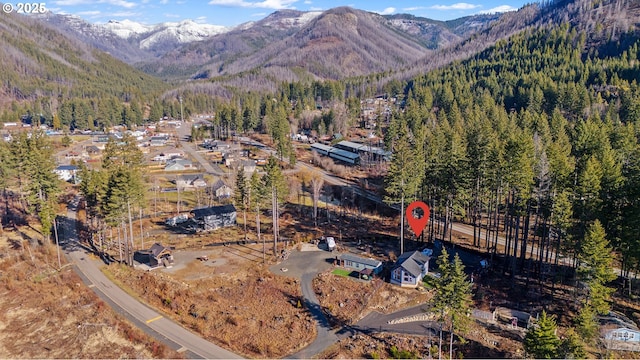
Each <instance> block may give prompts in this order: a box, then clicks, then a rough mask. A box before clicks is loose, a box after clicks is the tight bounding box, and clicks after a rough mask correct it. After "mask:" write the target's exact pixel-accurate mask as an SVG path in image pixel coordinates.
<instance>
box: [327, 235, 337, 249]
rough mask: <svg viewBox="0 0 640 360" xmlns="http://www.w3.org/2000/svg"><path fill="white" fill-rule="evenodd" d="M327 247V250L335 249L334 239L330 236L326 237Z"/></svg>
mask: <svg viewBox="0 0 640 360" xmlns="http://www.w3.org/2000/svg"><path fill="white" fill-rule="evenodd" d="M327 249H328V250H329V251H333V250H335V249H336V240H335V239H334V238H333V237H331V236H329V237H327Z"/></svg>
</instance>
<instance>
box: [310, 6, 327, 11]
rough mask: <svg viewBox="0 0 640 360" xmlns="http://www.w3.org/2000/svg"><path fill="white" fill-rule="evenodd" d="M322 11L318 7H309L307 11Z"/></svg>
mask: <svg viewBox="0 0 640 360" xmlns="http://www.w3.org/2000/svg"><path fill="white" fill-rule="evenodd" d="M322 10H324V9H323V8H321V7H319V6H310V7H309V11H322Z"/></svg>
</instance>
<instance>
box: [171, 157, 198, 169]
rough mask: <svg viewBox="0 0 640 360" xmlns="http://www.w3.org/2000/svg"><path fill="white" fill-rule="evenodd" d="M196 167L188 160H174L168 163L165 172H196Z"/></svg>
mask: <svg viewBox="0 0 640 360" xmlns="http://www.w3.org/2000/svg"><path fill="white" fill-rule="evenodd" d="M195 169H196V166H195V165H194V164H193V162H192V161H191V160H187V159H173V160H169V161H168V162H167V165H166V166H165V167H164V171H184V170H195Z"/></svg>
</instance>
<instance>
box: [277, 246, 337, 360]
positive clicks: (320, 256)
mask: <svg viewBox="0 0 640 360" xmlns="http://www.w3.org/2000/svg"><path fill="white" fill-rule="evenodd" d="M307 247H308V248H307V249H305V250H308V251H294V252H292V253H291V255H289V258H288V259H287V260H285V261H283V262H281V263H279V264H275V265H272V266H271V267H270V270H271V271H272V272H274V273H276V274H280V275H286V276H289V277H294V278H297V279H300V284H301V287H302V296H303V297H304V302H305V306H306V308H307V309H309V312H311V315H312V316H313V317H314V319H315V320H316V329H317V332H318V335H317V336H316V338H315V340H314V341H313V342H312V343H311V344H309V345H307V346H306V347H305V348H304V349H302V350H300V351H299V352H297V353H295V354H292V355H290V356H288V358H291V359H309V358H311V357H313V356H315V355H317V354H319V353H321V352H322V351H324V350H325V349H326V348H327V347H329V346H331V345H333V344H335V343H336V342H337V341H338V336H337V335H336V332H335V330H333V329H332V328H331V326H330V324H329V320H328V319H327V317H326V316H325V314H324V312H323V311H322V307H321V306H320V301H318V298H317V297H316V294H315V291H313V279H314V278H315V277H316V276H317V275H318V273H320V272H322V271H325V270H327V269H329V268H330V267H331V259H333V258H334V257H335V256H332V255H335V254H332V253H329V252H327V251H324V250H321V249H320V248H317V247H316V248H315V249H314V248H312V247H313V246H312V245H307ZM282 269H286V272H283V271H282Z"/></svg>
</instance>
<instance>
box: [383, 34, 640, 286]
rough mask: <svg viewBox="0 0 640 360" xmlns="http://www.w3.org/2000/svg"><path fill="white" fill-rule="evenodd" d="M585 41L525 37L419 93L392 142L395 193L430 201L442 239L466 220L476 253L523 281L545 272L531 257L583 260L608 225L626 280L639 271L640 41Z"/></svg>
mask: <svg viewBox="0 0 640 360" xmlns="http://www.w3.org/2000/svg"><path fill="white" fill-rule="evenodd" d="M586 39H587V37H586V36H585V34H584V33H581V32H577V31H576V30H575V29H574V28H572V27H571V26H570V25H563V26H561V27H556V28H552V29H543V30H533V31H526V32H523V33H521V34H519V35H517V36H514V37H513V38H511V39H509V41H501V42H499V43H498V44H496V45H495V46H494V47H492V48H491V49H488V50H486V51H484V52H482V53H480V54H478V55H477V56H475V57H473V58H472V59H469V60H466V61H463V62H458V63H455V64H453V65H451V66H449V67H446V68H444V69H441V70H438V71H434V72H431V73H428V74H425V75H423V76H420V77H417V78H415V79H413V80H412V81H410V82H409V84H408V85H407V91H406V94H407V104H406V108H405V111H404V112H402V113H399V114H397V116H396V117H394V119H393V120H392V121H391V124H390V126H389V132H388V133H387V134H386V139H387V140H388V142H387V146H389V147H390V148H392V149H394V150H395V152H396V153H395V162H396V163H397V165H398V166H396V167H394V166H392V169H391V170H394V169H396V172H395V173H393V172H392V173H391V174H390V175H392V176H390V177H389V178H388V187H387V190H388V191H390V192H391V193H393V194H395V195H400V194H401V193H402V191H403V190H402V188H401V187H400V186H399V185H398V183H399V181H401V180H403V181H404V185H405V186H404V188H405V190H404V192H405V195H406V196H413V197H418V198H426V199H429V201H430V202H431V204H432V205H433V207H434V209H435V213H436V217H439V218H441V219H442V221H443V222H444V226H443V227H440V229H439V231H440V233H439V234H436V233H435V232H436V230H438V229H436V227H435V226H432V227H431V229H430V236H431V237H433V236H438V237H444V238H445V239H447V238H448V237H449V236H450V233H449V229H448V226H449V225H450V224H451V220H452V219H454V218H455V219H463V220H466V221H468V222H470V223H472V224H474V225H475V227H476V229H477V231H478V232H477V234H476V236H474V244H475V245H476V246H478V247H485V248H486V249H488V250H492V251H494V252H496V251H500V252H502V251H504V254H505V255H507V256H509V257H511V259H512V260H511V261H510V262H509V265H508V266H507V268H505V271H508V272H510V273H511V274H512V275H513V274H516V273H521V272H523V271H524V270H535V271H540V270H541V269H542V267H540V266H537V267H536V268H535V269H524V265H525V259H527V258H536V259H538V260H539V262H540V264H543V263H545V262H557V261H558V260H557V256H558V255H559V254H562V255H564V256H567V257H570V258H572V259H573V260H574V261H577V259H578V258H579V256H580V251H579V249H580V246H581V241H582V239H583V238H584V237H585V232H586V229H587V228H588V227H589V226H590V225H591V224H593V223H594V222H596V221H598V222H599V223H601V224H602V225H603V227H604V230H605V231H606V235H607V239H609V241H610V243H611V245H612V246H613V248H614V249H615V250H617V251H618V254H619V257H620V261H621V265H622V268H623V269H624V271H625V274H628V271H630V270H636V269H637V266H638V260H639V259H640V253H638V251H637V248H638V244H637V236H636V234H637V233H638V231H639V230H640V203H639V202H638V195H639V194H638V189H640V183H639V182H638V181H639V180H640V176H639V175H640V174H639V173H638V171H639V170H640V167H639V165H640V164H639V162H638V159H639V158H640V157H639V155H640V147H639V144H638V128H637V127H638V120H639V119H640V113H639V112H638V111H639V110H640V98H639V97H638V95H639V93H638V91H639V88H638V84H637V82H638V80H639V79H640V68H639V66H640V65H639V63H638V56H639V52H638V50H639V49H638V45H639V41H638V39H637V36H633V34H626V35H625V36H622V37H621V38H620V39H619V40H617V41H612V42H608V43H606V44H605V45H603V46H602V47H600V48H597V47H596V48H594V47H590V46H587V44H586V41H587V40H586ZM583 49H588V51H583ZM402 152H408V153H410V154H411V156H403V155H402V154H401V153H402ZM406 159H409V160H406ZM403 160H406V161H408V162H407V163H402V161H403ZM409 171H411V172H410V173H407V172H409ZM407 184H409V185H410V186H407ZM407 189H413V191H407ZM480 229H483V230H482V231H480ZM485 230H488V231H485ZM497 231H504V232H505V233H506V235H507V237H506V238H507V244H506V247H505V248H504V249H503V250H498V247H497V246H496V240H497ZM481 234H482V236H481ZM527 243H535V244H537V245H538V246H537V251H536V252H537V254H527V253H526V251H527ZM532 252H533V251H532Z"/></svg>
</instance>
